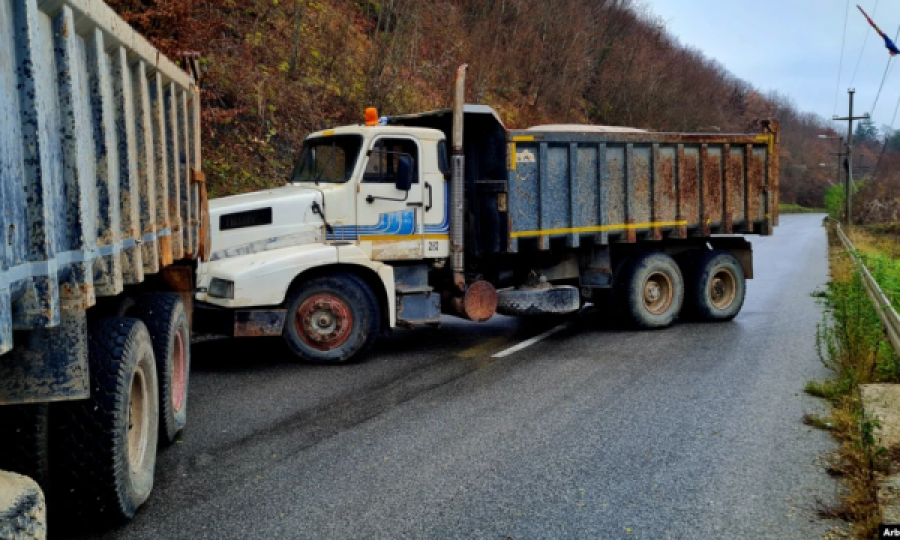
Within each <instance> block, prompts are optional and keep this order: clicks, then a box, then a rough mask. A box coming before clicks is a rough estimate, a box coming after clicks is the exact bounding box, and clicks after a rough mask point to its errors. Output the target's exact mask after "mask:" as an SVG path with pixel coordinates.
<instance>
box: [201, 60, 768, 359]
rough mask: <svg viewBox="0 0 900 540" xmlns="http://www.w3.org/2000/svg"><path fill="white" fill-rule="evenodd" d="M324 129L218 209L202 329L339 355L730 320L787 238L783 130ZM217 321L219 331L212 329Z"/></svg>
mask: <svg viewBox="0 0 900 540" xmlns="http://www.w3.org/2000/svg"><path fill="white" fill-rule="evenodd" d="M464 77H465V67H461V68H460V70H459V71H458V73H457V84H456V89H455V98H454V106H453V108H452V109H446V110H438V111H432V112H427V113H421V114H411V115H403V116H395V117H391V118H382V119H380V120H379V119H378V118H377V113H374V111H370V114H371V117H370V118H368V119H367V122H366V123H365V124H361V125H355V126H345V127H338V128H335V129H329V130H325V131H319V132H316V133H313V134H311V135H310V136H309V137H308V138H307V139H306V142H305V144H304V148H303V152H302V155H301V157H300V159H299V160H298V162H297V165H296V168H295V170H294V172H293V174H292V176H291V178H290V179H289V180H288V183H287V185H286V186H284V187H281V188H278V189H272V190H268V191H260V192H256V193H249V194H245V195H238V196H233V197H227V198H222V199H218V200H213V201H211V202H210V213H211V231H212V232H211V235H212V240H211V242H212V244H211V250H212V254H211V260H210V262H209V263H208V264H204V265H201V269H200V277H199V279H200V281H199V284H198V285H199V287H198V293H197V295H196V299H197V300H198V304H197V308H198V315H197V317H198V324H202V325H204V326H206V327H207V328H209V329H217V330H218V331H220V332H226V333H229V334H232V335H234V336H264V335H280V336H283V337H284V339H285V340H286V342H287V343H288V345H289V346H290V348H291V349H292V350H293V351H294V352H295V353H296V354H297V355H298V356H300V357H301V358H303V359H306V360H309V361H316V362H335V363H336V362H343V361H347V360H350V359H351V358H354V357H355V356H356V355H359V354H360V353H363V352H364V351H365V350H367V349H368V348H369V347H371V345H372V344H373V342H374V341H375V339H376V338H377V337H378V336H379V335H380V334H382V333H383V332H384V331H386V330H388V329H391V328H395V327H398V326H401V327H416V326H421V325H438V324H440V316H441V313H448V314H452V315H456V316H459V317H463V318H466V319H470V320H473V321H486V320H488V319H490V318H491V316H492V315H493V314H494V313H502V314H506V315H516V316H524V315H537V314H565V313H571V312H574V311H576V310H578V309H579V308H580V307H581V306H582V305H583V303H584V302H585V301H590V302H593V303H594V304H595V305H597V306H598V308H599V309H603V310H607V309H615V310H617V311H618V312H620V313H621V314H622V315H623V316H624V317H625V318H626V319H627V320H629V321H630V322H631V323H633V324H634V325H635V326H637V327H641V328H662V327H666V326H668V325H670V324H672V323H673V322H674V321H675V320H676V318H677V317H678V316H679V315H680V314H685V313H690V314H691V315H692V316H693V317H695V318H699V319H702V320H708V321H726V320H731V319H732V318H734V317H735V316H736V315H737V314H738V312H739V311H740V309H741V306H742V304H743V300H744V294H745V280H746V279H749V278H752V277H753V262H752V250H751V245H750V244H749V242H747V241H746V240H745V239H744V238H742V237H741V236H739V235H744V234H758V235H769V234H772V229H773V223H774V220H775V218H776V217H777V216H776V208H777V202H776V196H777V195H776V194H777V190H778V130H777V124H776V123H775V122H774V121H764V122H761V123H760V128H761V129H760V133H754V134H735V135H726V134H686V133H652V132H647V131H643V130H637V129H630V128H609V127H601V126H584V125H548V126H537V127H532V128H529V129H520V130H510V129H506V128H505V127H504V126H503V123H502V122H501V121H500V119H499V118H498V116H497V115H496V113H495V112H494V111H493V110H491V109H490V108H489V107H485V106H479V105H465V104H464V102H463V96H464ZM201 321H203V322H202V323H201Z"/></svg>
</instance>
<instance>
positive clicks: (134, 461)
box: [128, 364, 150, 473]
mask: <svg viewBox="0 0 900 540" xmlns="http://www.w3.org/2000/svg"><path fill="white" fill-rule="evenodd" d="M147 394H148V389H147V377H146V375H145V374H144V370H143V368H142V367H141V365H140V364H138V367H137V369H136V370H135V372H134V377H132V379H131V403H129V406H128V465H129V467H130V468H131V472H133V473H136V472H137V471H139V470H140V469H141V464H142V463H143V462H144V455H145V454H146V452H147V440H148V439H149V438H150V430H149V426H150V418H149V415H150V408H149V404H148V402H147Z"/></svg>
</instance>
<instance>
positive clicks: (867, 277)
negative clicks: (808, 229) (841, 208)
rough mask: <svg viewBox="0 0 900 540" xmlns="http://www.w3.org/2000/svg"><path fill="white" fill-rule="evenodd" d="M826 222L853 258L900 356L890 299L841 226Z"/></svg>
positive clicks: (899, 324)
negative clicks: (832, 227) (830, 225)
mask: <svg viewBox="0 0 900 540" xmlns="http://www.w3.org/2000/svg"><path fill="white" fill-rule="evenodd" d="M827 220H828V221H829V222H831V223H833V224H834V226H835V231H837V236H838V238H839V239H840V240H841V243H842V244H844V247H845V248H846V249H847V252H848V253H850V255H851V257H852V258H853V262H854V263H855V264H856V268H857V269H858V270H859V273H860V275H861V276H862V278H863V286H864V287H865V288H866V292H867V293H868V294H869V298H871V299H872V303H873V304H875V306H876V307H877V309H876V310H875V311H877V312H878V318H880V319H881V324H882V325H883V326H884V330H885V333H886V334H887V337H888V340H890V342H891V345H892V346H893V347H894V352H895V353H897V354H898V355H900V315H898V314H897V310H895V309H894V306H893V305H892V304H891V301H890V299H888V297H887V295H885V294H884V291H882V290H881V287H880V286H879V285H878V282H877V281H875V278H874V277H872V273H871V272H869V269H868V268H867V267H866V265H865V263H864V262H863V261H862V259H861V258H860V257H859V254H858V253H857V251H856V248H855V247H854V246H853V243H852V242H851V241H850V239H849V238H847V235H846V234H844V231H843V229H841V224H840V223H839V222H837V221H835V220H833V219H831V218H827Z"/></svg>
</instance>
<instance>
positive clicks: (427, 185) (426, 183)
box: [425, 182, 433, 212]
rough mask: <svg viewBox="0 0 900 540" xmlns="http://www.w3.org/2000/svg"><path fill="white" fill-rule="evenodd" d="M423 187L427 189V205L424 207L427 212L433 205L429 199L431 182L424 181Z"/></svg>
mask: <svg viewBox="0 0 900 540" xmlns="http://www.w3.org/2000/svg"><path fill="white" fill-rule="evenodd" d="M425 189H427V190H428V205H427V206H426V207H425V211H426V212H427V211H429V210H431V207H432V206H433V205H432V204H431V203H432V202H433V201H432V199H431V184H429V183H428V182H425Z"/></svg>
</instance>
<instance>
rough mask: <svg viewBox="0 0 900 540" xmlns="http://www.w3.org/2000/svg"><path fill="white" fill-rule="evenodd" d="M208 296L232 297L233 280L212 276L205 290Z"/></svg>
mask: <svg viewBox="0 0 900 540" xmlns="http://www.w3.org/2000/svg"><path fill="white" fill-rule="evenodd" d="M206 294H208V295H209V296H215V297H216V298H232V299H233V298H234V282H233V281H228V280H227V279H219V278H212V281H210V282H209V290H208V291H207V292H206Z"/></svg>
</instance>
